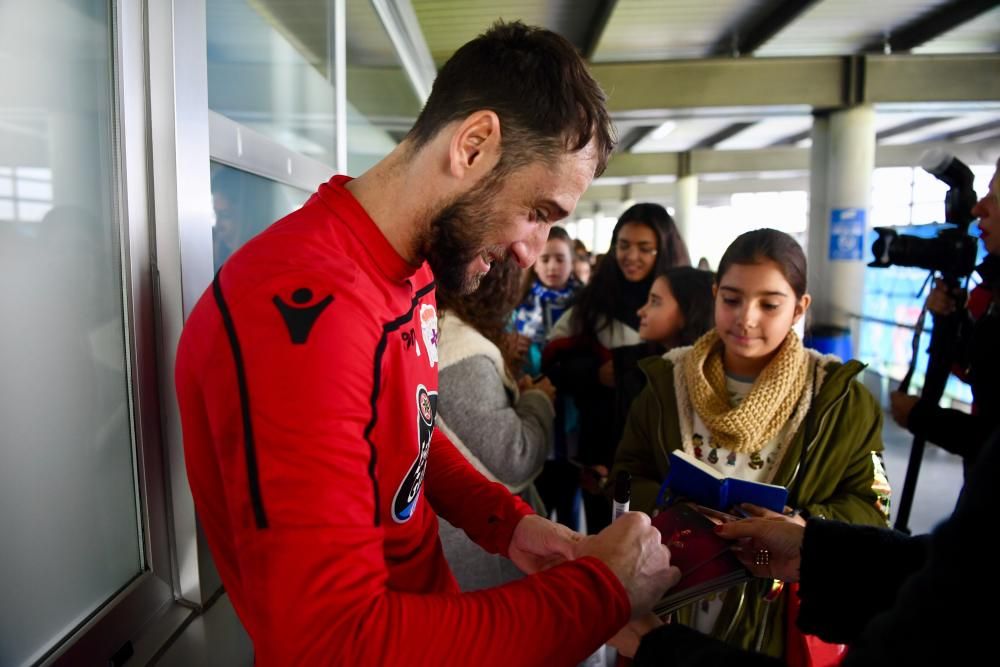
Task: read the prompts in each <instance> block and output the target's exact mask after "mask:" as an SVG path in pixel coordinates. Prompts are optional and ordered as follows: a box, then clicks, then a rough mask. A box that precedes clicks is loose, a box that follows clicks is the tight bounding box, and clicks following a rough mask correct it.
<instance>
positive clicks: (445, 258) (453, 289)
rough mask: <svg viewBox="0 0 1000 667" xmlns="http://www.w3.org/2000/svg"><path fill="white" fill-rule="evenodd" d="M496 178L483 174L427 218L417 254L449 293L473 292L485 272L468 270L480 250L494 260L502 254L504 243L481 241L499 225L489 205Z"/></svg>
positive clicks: (503, 255) (504, 250)
mask: <svg viewBox="0 0 1000 667" xmlns="http://www.w3.org/2000/svg"><path fill="white" fill-rule="evenodd" d="M499 181H500V179H499V178H498V177H497V176H495V175H494V174H490V175H488V176H486V178H485V180H484V182H483V183H480V184H478V185H477V186H476V187H474V188H473V189H472V190H470V191H469V192H466V193H465V194H463V195H461V196H460V197H458V199H456V200H455V201H453V202H452V203H451V204H448V205H447V206H445V207H444V209H442V210H441V211H440V212H439V213H438V214H437V215H436V216H434V219H433V220H432V221H431V224H430V228H429V230H428V232H427V234H426V236H425V237H424V241H423V243H422V244H421V254H422V255H423V257H424V259H426V260H427V263H428V264H429V265H430V267H431V270H432V271H433V272H434V279H435V280H436V282H437V285H438V288H439V289H441V290H444V291H447V292H449V293H451V294H470V293H472V292H475V291H476V289H477V288H478V287H479V281H480V280H482V278H483V276H484V275H486V274H484V273H473V274H470V272H469V266H470V265H471V264H472V262H473V261H475V260H476V258H477V257H479V255H480V254H483V253H485V254H487V255H489V256H490V257H491V258H492V260H493V261H496V262H499V261H503V259H504V258H505V255H506V249H505V248H504V247H502V246H499V247H498V246H492V247H489V248H487V247H484V245H483V244H484V243H485V241H486V239H487V238H488V237H489V236H490V235H491V234H492V232H493V230H495V229H498V228H499V227H501V224H500V223H499V222H497V221H496V220H494V212H493V210H492V209H491V207H490V203H491V202H492V201H493V198H494V197H495V195H496V190H498V189H499V187H498V186H499ZM487 261H489V260H487Z"/></svg>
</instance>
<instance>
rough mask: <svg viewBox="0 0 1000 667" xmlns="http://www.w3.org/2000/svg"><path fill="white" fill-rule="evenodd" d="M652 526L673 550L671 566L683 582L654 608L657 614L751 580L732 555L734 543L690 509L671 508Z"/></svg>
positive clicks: (654, 521)
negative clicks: (679, 572) (679, 573)
mask: <svg viewBox="0 0 1000 667" xmlns="http://www.w3.org/2000/svg"><path fill="white" fill-rule="evenodd" d="M653 525H654V526H656V528H657V529H659V531H660V536H661V540H662V542H663V544H665V545H667V548H668V549H670V564H671V565H676V566H677V567H678V568H680V571H681V580H680V581H679V582H678V583H677V585H676V586H674V587H673V588H671V589H670V590H668V591H667V592H666V593H665V594H664V597H663V599H661V600H660V602H659V603H657V605H656V607H654V611H655V612H656V613H657V614H659V615H661V616H662V615H664V614H668V613H670V612H671V611H674V610H675V609H678V608H680V607H683V606H685V605H687V604H690V603H691V602H694V601H695V600H698V599H701V598H703V597H705V596H706V595H709V594H710V593H714V592H715V591H719V590H722V589H725V588H729V587H731V586H735V585H736V584H738V583H740V582H743V581H746V580H747V579H749V578H750V577H751V574H750V572H749V571H747V569H746V568H745V567H743V565H742V564H741V563H740V562H739V560H737V559H736V556H735V554H733V552H732V550H731V547H732V546H733V543H732V542H730V541H728V540H724V539H722V538H721V537H719V536H718V535H717V534H716V533H715V523H713V522H712V520H711V519H709V518H708V517H706V516H705V515H704V514H701V513H700V512H698V510H696V509H695V508H693V507H692V506H691V505H689V504H687V503H678V504H676V505H671V506H670V507H668V508H667V509H665V510H664V511H662V512H660V513H659V514H657V515H656V516H655V517H654V518H653Z"/></svg>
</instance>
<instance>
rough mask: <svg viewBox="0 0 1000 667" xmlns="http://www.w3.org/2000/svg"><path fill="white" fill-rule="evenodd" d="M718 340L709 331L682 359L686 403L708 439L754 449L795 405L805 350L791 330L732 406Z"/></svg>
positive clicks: (802, 381) (770, 435) (803, 373)
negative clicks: (747, 388) (689, 402)
mask: <svg viewBox="0 0 1000 667" xmlns="http://www.w3.org/2000/svg"><path fill="white" fill-rule="evenodd" d="M722 353H723V345H722V341H720V340H719V334H718V333H716V332H715V331H714V330H712V331H709V332H708V333H707V334H705V335H704V336H702V337H701V338H699V339H698V340H697V341H696V342H695V344H694V347H693V348H692V349H691V352H690V354H688V355H686V356H685V358H684V362H683V363H684V367H683V369H682V370H683V375H684V382H685V384H686V385H687V390H688V394H689V396H690V398H691V403H692V405H693V407H694V409H695V410H696V411H697V413H698V416H699V417H701V420H702V422H703V423H704V424H705V427H706V428H707V429H708V430H709V433H710V434H711V437H712V439H713V440H714V441H715V442H716V443H718V445H719V446H722V447H725V448H727V449H730V450H732V451H734V452H739V453H743V454H751V453H753V452H759V451H760V450H761V449H762V448H763V447H764V445H766V444H767V443H768V442H770V441H771V440H772V439H773V438H774V437H775V436H776V435H777V434H778V431H780V430H781V427H782V426H784V425H785V423H786V422H787V421H788V419H789V418H790V417H791V415H792V412H793V411H794V410H795V406H796V404H797V403H798V402H799V398H800V397H801V396H802V392H803V390H804V389H805V386H806V383H807V381H808V375H809V363H808V353H807V352H806V350H805V348H804V347H803V346H802V342H801V341H800V340H799V337H798V336H797V335H796V334H795V332H794V331H789V332H788V336H787V337H786V338H785V340H784V342H782V343H781V346H780V347H779V348H778V353H777V354H776V355H775V356H774V358H773V359H771V362H770V363H769V364H768V365H767V366H766V367H765V368H764V370H763V371H762V372H761V374H760V375H759V376H757V379H756V380H754V383H753V388H752V389H750V393H749V394H747V396H746V398H744V399H743V402H742V403H740V404H739V405H738V406H737V407H735V408H733V407H731V406H730V404H729V392H728V391H727V390H726V375H725V371H724V370H723V368H722Z"/></svg>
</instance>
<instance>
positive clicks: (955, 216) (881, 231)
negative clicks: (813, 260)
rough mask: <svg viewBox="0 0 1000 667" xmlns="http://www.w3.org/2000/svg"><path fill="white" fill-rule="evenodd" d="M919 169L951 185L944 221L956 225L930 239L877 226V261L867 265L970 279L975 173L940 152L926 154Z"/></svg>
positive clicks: (973, 263)
mask: <svg viewBox="0 0 1000 667" xmlns="http://www.w3.org/2000/svg"><path fill="white" fill-rule="evenodd" d="M920 166H921V167H923V168H924V170H925V171H927V172H929V173H930V174H932V175H933V176H936V177H937V178H938V180H940V181H942V182H944V183H945V184H947V185H948V187H949V189H948V194H947V195H945V198H944V211H945V221H946V222H948V223H950V224H953V225H955V226H954V227H952V228H949V229H944V230H942V231H940V232H938V235H937V236H935V237H934V238H930V239H924V238H918V237H916V236H906V235H903V234H899V233H898V232H896V230H894V229H889V228H888V227H876V228H875V232H876V233H877V234H878V238H877V239H875V242H874V243H873V244H872V253H873V254H874V255H875V261H873V262H871V263H870V264H868V266H873V267H877V268H884V267H887V266H892V265H893V264H895V265H897V266H915V267H918V268H922V269H927V270H928V271H940V272H941V273H942V274H944V275H945V277H946V278H951V279H952V280H957V279H960V278H963V277H968V276H969V275H970V274H971V273H972V271H973V269H975V268H976V252H977V242H976V239H975V238H973V237H972V236H969V224H970V223H971V222H972V221H973V220H974V219H975V216H973V215H972V207H973V206H975V205H976V191H975V190H974V189H973V188H972V181H973V175H972V170H971V169H969V167H968V166H966V164H965V163H964V162H962V161H961V160H959V159H958V158H957V157H954V156H952V155H949V154H947V153H945V152H944V151H941V150H937V149H935V150H930V151H927V152H926V153H925V154H924V155H923V156H922V158H921V160H920Z"/></svg>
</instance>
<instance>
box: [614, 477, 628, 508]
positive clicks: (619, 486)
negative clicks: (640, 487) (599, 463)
mask: <svg viewBox="0 0 1000 667" xmlns="http://www.w3.org/2000/svg"><path fill="white" fill-rule="evenodd" d="M631 498H632V475H631V474H629V472H628V471H627V470H619V471H618V474H617V475H615V502H616V503H621V504H622V505H624V504H625V503H627V502H628V501H629V500H630V499H631Z"/></svg>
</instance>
